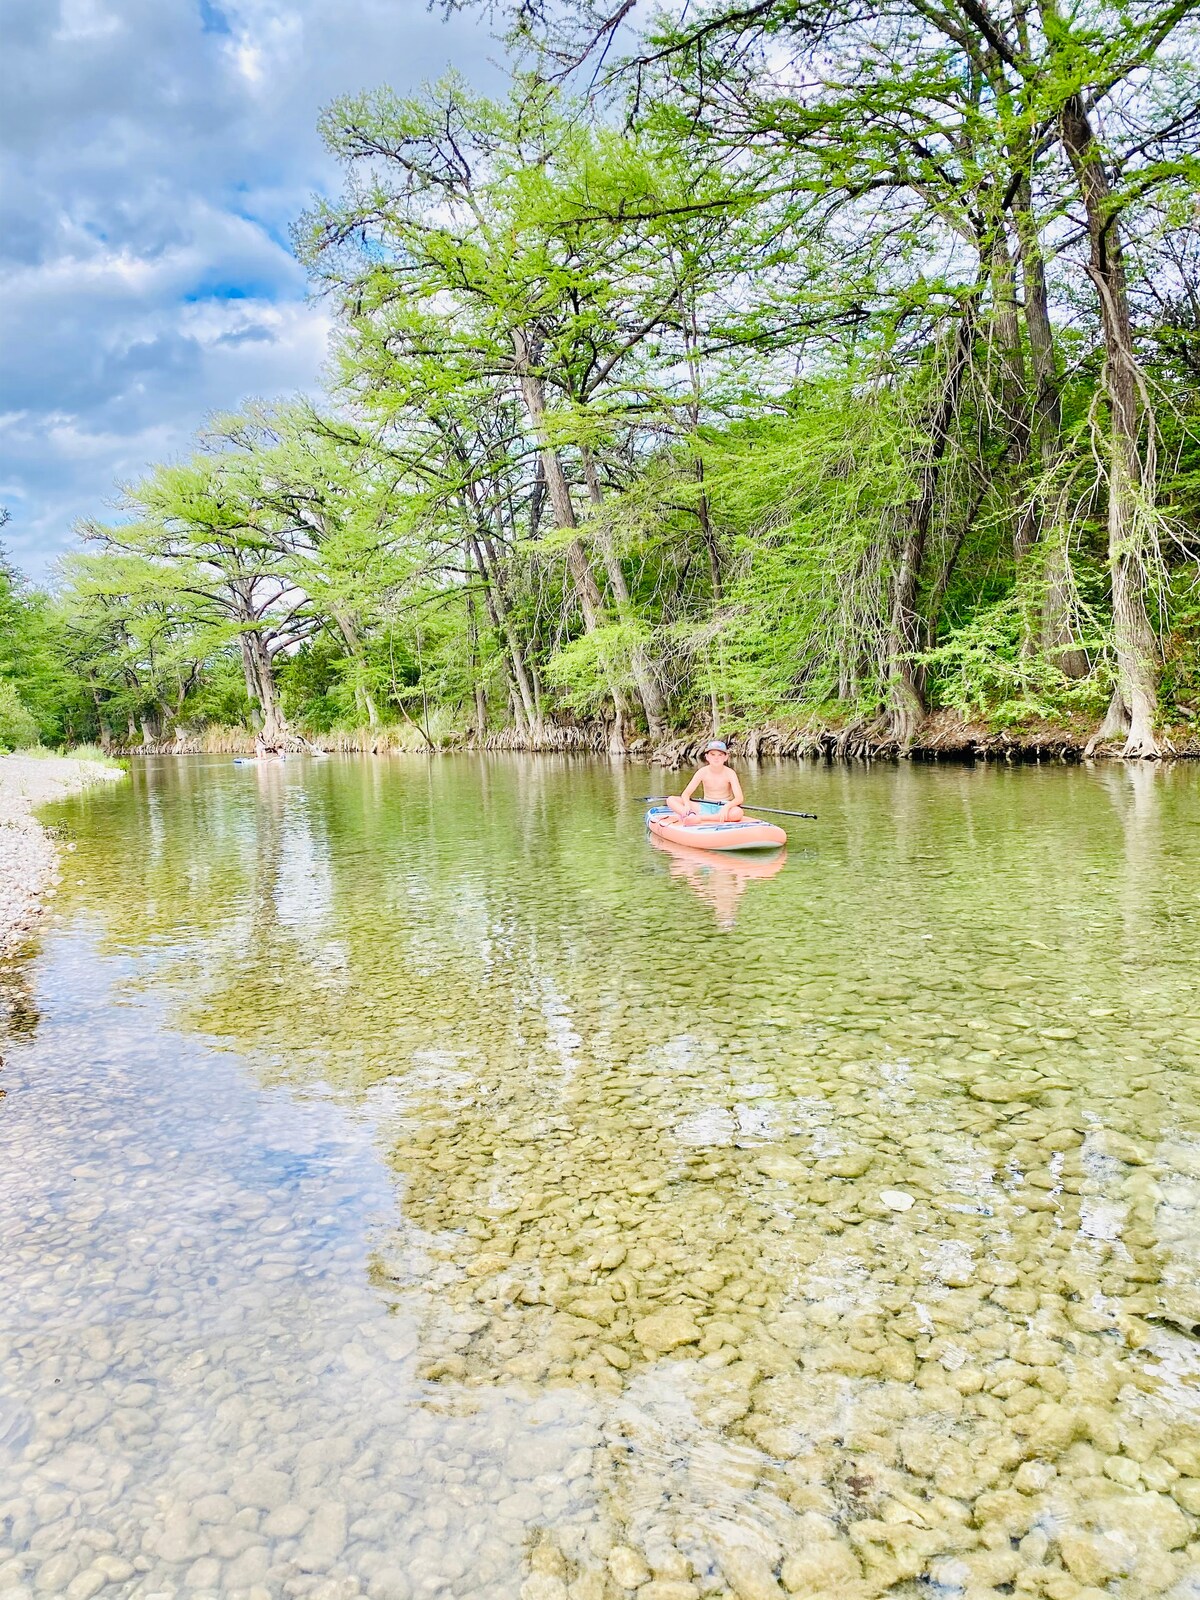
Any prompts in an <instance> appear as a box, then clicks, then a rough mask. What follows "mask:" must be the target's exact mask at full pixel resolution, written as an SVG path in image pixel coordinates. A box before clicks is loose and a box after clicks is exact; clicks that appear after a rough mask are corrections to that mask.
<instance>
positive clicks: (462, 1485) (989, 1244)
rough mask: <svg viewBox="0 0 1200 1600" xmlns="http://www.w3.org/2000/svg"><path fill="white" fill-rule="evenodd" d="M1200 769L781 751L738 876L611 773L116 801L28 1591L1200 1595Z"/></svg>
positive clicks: (73, 1013)
mask: <svg viewBox="0 0 1200 1600" xmlns="http://www.w3.org/2000/svg"><path fill="white" fill-rule="evenodd" d="M547 774H549V775H548V776H547ZM1198 777H1200V775H1197V774H1195V773H1193V772H1192V771H1190V770H1187V769H1183V768H1176V769H1174V770H1173V771H1170V772H1160V771H1156V770H1149V769H1137V770H1136V771H1134V772H1132V773H1131V772H1126V771H1125V770H1121V769H1113V768H1110V769H1108V770H1107V771H1106V772H1104V773H1103V774H1102V775H1099V776H1097V775H1093V774H1089V773H1087V772H1082V771H1079V770H1069V769H1060V770H1058V771H1054V772H1048V773H1041V774H1033V773H1029V772H1014V773H996V772H986V773H976V774H970V773H949V772H946V771H944V770H942V771H907V772H906V771H901V772H896V771H894V770H888V771H885V772H880V773H875V774H869V775H861V776H854V777H851V776H849V775H847V774H846V773H845V772H844V771H841V770H836V769H830V770H829V771H828V772H826V773H825V774H823V775H822V776H821V778H820V782H821V783H822V784H823V785H824V787H823V788H818V787H817V784H818V777H817V776H815V775H805V777H804V780H803V782H804V788H803V789H801V788H800V786H799V782H798V781H797V784H796V787H795V788H793V789H790V790H789V789H787V788H785V787H784V782H783V779H782V778H781V776H780V773H779V771H776V772H775V773H773V774H772V778H773V782H772V786H771V788H770V794H771V797H772V799H773V800H778V801H779V802H780V803H781V804H784V805H789V806H792V807H794V808H795V809H804V810H808V809H811V810H814V811H816V812H818V813H819V814H820V816H821V818H822V822H821V825H820V828H819V829H818V828H815V827H814V829H813V830H812V833H811V838H812V839H813V841H814V842H813V843H812V844H811V845H809V846H808V847H807V849H803V848H800V847H798V846H797V845H794V846H793V848H792V853H791V855H790V858H789V860H788V862H787V864H786V867H785V868H784V870H783V871H781V872H780V873H778V874H776V875H775V876H773V877H770V878H763V879H756V880H754V881H752V882H749V883H748V885H747V886H746V888H745V893H744V894H743V895H742V897H741V898H740V899H735V900H732V901H729V902H726V901H722V902H721V904H722V907H723V910H722V914H721V915H720V916H718V917H716V918H714V917H713V914H712V912H713V907H712V905H711V904H710V902H709V899H708V898H707V894H706V891H705V888H704V885H703V884H700V885H698V884H697V883H695V882H693V879H692V878H691V877H690V876H689V877H685V878H680V877H678V876H676V875H675V874H673V873H672V872H671V871H670V866H671V864H672V863H671V862H670V861H668V860H666V859H665V858H663V857H661V856H660V855H659V854H658V853H657V852H654V851H652V849H651V848H650V846H649V845H647V844H646V843H645V841H644V840H643V839H641V838H640V837H639V834H638V832H637V831H636V830H637V826H638V823H639V821H640V819H639V817H638V815H637V813H636V812H632V823H631V824H629V825H626V823H625V822H623V821H622V819H621V816H620V815H619V814H618V815H617V816H616V818H615V819H614V811H615V810H616V807H615V806H614V804H613V793H614V789H615V788H616V786H617V784H618V783H619V782H620V777H619V776H618V777H617V778H615V779H614V776H613V768H612V767H610V766H608V765H607V764H606V765H605V766H604V767H603V768H601V767H599V766H597V767H595V768H588V767H581V766H577V765H571V766H570V767H567V766H564V768H563V769H562V770H561V772H559V773H558V774H557V775H556V774H555V772H554V769H553V768H550V767H548V766H547V765H545V764H543V763H533V762H530V763H522V764H520V765H518V764H516V763H514V764H512V765H511V766H507V767H506V766H504V765H501V764H497V765H496V766H494V767H490V768H484V767H481V766H476V765H468V764H467V763H466V762H462V761H459V762H457V763H456V762H455V761H454V760H453V759H451V760H450V761H447V762H445V763H437V764H431V765H429V766H427V765H426V764H425V763H423V762H422V763H421V764H420V765H417V764H416V763H414V764H413V765H412V766H411V767H409V768H407V769H402V768H399V767H398V768H397V769H396V773H395V774H394V775H389V774H387V773H381V771H380V766H379V765H378V764H368V763H351V762H344V763H343V762H339V761H337V760H331V761H329V762H322V763H300V762H297V763H286V764H284V765H282V766H279V765H277V764H271V765H269V766H263V767H257V768H253V767H252V768H241V767H238V768H234V767H233V766H232V764H230V763H222V764H220V765H216V764H207V765H203V764H200V763H197V764H196V765H195V766H194V767H193V768H187V767H185V766H183V764H181V763H168V762H163V763H161V764H159V765H158V766H157V767H153V768H149V767H148V768H141V769H135V781H134V782H133V783H132V784H130V785H129V786H128V788H123V789H120V790H117V791H115V792H113V793H112V794H110V795H102V796H97V797H92V798H89V799H88V800H86V801H85V802H82V803H80V805H79V807H78V811H79V815H78V817H77V819H75V820H74V821H73V823H72V826H73V830H74V832H75V834H76V837H77V838H78V842H79V849H78V853H77V854H76V855H75V856H74V857H72V858H71V859H72V864H73V866H75V865H77V868H78V870H77V871H76V870H72V871H71V872H69V873H67V874H65V879H66V881H65V882H64V884H63V902H62V905H61V910H60V914H59V915H57V916H56V917H55V919H54V924H53V928H52V930H50V932H49V933H48V935H47V937H46V939H45V941H44V947H43V950H42V953H41V955H40V958H39V960H38V961H37V962H35V963H31V964H29V965H30V967H31V969H32V972H33V987H32V996H33V1002H34V1006H35V1008H36V1011H37V1016H38V1020H37V1024H36V1027H28V1028H26V1029H25V1030H24V1031H23V1033H22V1034H21V1036H20V1037H15V1038H14V1039H13V1042H12V1045H11V1048H9V1049H8V1050H7V1052H6V1053H7V1055H8V1060H7V1063H6V1067H5V1072H4V1079H3V1082H4V1087H5V1089H6V1092H7V1098H6V1099H5V1101H4V1106H3V1115H0V1171H3V1172H4V1173H5V1175H6V1181H5V1183H4V1184H2V1185H0V1237H3V1238H5V1239H6V1240H7V1241H10V1243H9V1245H8V1247H7V1249H6V1251H5V1252H4V1253H3V1259H2V1260H0V1600H55V1597H57V1596H60V1595H62V1596H65V1597H66V1600H92V1597H93V1596H97V1595H98V1596H100V1600H106V1597H107V1596H110V1595H111V1596H113V1597H118V1596H119V1597H120V1600H450V1597H451V1596H453V1597H455V1600H1001V1597H1007V1596H1009V1595H1018V1596H1022V1595H1023V1596H1030V1597H1044V1600H1153V1597H1159V1600H1200V1295H1198V1293H1197V1288H1196V1285H1197V1283H1198V1282H1200V1261H1198V1258H1197V1246H1196V1241H1197V1237H1198V1230H1197V1226H1196V1218H1197V1215H1198V1214H1200V1082H1198V1080H1197V1076H1196V1072H1195V1061H1196V1058H1197V1053H1198V1051H1200V1009H1198V1006H1197V1000H1196V993H1195V983H1194V973H1195V970H1196V965H1197V962H1198V961H1200V936H1198V935H1197V932H1196V919H1195V915H1194V906H1195V900H1196V895H1197V893H1198V892H1200V867H1197V865H1196V863H1195V852H1194V847H1193V843H1192V840H1193V834H1194V829H1195V823H1194V817H1195V815H1196V813H1197V806H1196V800H1197V794H1198V790H1197V787H1196V783H1197V778H1198ZM589 785H591V787H590V788H589ZM645 786H646V785H645V781H644V779H639V780H637V781H634V782H631V784H630V788H631V791H632V792H633V793H636V792H639V791H640V790H641V789H642V788H644V787H645ZM763 789H764V791H765V790H766V784H765V783H764V784H763ZM589 796H590V797H591V800H590V801H589ZM589 806H590V809H589ZM85 807H86V816H85V815H84V811H85ZM631 811H632V807H631ZM568 812H569V813H570V815H571V819H572V827H571V830H570V833H569V835H568V834H567V833H566V832H565V831H564V834H563V835H562V838H561V844H560V846H559V848H558V849H557V850H556V848H555V846H554V842H553V839H554V836H553V833H552V831H551V830H552V827H553V821H554V819H555V818H556V817H561V816H564V815H566V814H567V813H568ZM589 830H590V831H589ZM548 836H549V842H548ZM581 836H582V838H583V840H584V842H585V846H586V847H585V848H583V849H581V848H580V847H579V842H580V838H581ZM721 870H726V871H729V870H732V869H731V868H730V867H728V866H726V867H724V868H722V867H721V866H720V864H714V865H712V866H708V867H706V868H705V871H707V872H709V873H715V872H718V871H721ZM693 891H695V893H694V894H693ZM731 907H732V909H730V908H731ZM726 911H728V912H729V915H725V912H726ZM663 929H669V930H670V933H671V937H670V939H669V940H668V939H664V937H663V935H662V930H663ZM731 933H733V934H735V937H734V938H732V939H731V938H730V937H729V934H731Z"/></svg>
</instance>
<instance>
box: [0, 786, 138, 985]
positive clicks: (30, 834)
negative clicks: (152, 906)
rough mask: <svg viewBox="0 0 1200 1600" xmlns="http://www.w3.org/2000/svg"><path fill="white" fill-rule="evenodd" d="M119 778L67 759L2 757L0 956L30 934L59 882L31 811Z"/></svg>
mask: <svg viewBox="0 0 1200 1600" xmlns="http://www.w3.org/2000/svg"><path fill="white" fill-rule="evenodd" d="M122 776H123V774H122V772H121V770H120V768H118V767H115V766H114V767H109V766H104V765H102V764H101V763H100V762H98V761H78V760H75V759H74V758H72V757H69V756H23V755H12V756H0V958H2V957H4V956H8V955H11V954H12V952H13V951H14V950H15V949H16V948H17V946H18V945H19V944H20V943H21V941H22V940H23V939H25V938H26V937H27V936H28V934H29V932H30V931H31V929H32V928H33V927H34V925H35V924H36V922H37V920H38V917H39V916H40V915H41V910H42V903H43V900H44V899H45V896H46V893H47V890H48V889H50V888H51V887H52V885H53V884H54V883H55V882H56V881H57V879H58V871H57V864H58V851H57V848H56V846H55V844H54V841H53V839H52V838H51V836H50V834H49V833H48V832H47V830H46V829H45V828H44V827H43V826H42V825H41V823H40V822H38V821H37V819H36V818H35V817H34V816H33V812H34V810H35V809H36V808H37V807H38V806H43V805H47V804H49V802H50V801H51V800H62V799H64V798H65V797H66V796H67V795H70V794H76V793H78V791H79V790H80V789H87V788H90V787H91V786H92V785H93V784H96V783H106V782H109V781H111V780H112V779H114V778H120V777H122Z"/></svg>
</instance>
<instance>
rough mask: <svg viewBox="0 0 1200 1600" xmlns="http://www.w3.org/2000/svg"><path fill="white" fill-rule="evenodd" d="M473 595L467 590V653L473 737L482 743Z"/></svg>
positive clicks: (483, 701) (483, 714)
mask: <svg viewBox="0 0 1200 1600" xmlns="http://www.w3.org/2000/svg"><path fill="white" fill-rule="evenodd" d="M477 609H478V608H477V607H476V604H475V595H474V593H473V592H472V591H471V590H470V589H468V590H467V654H468V658H469V661H470V667H471V689H472V692H473V694H474V697H475V737H476V739H478V741H479V742H480V744H482V743H483V740H484V736H485V735H486V733H487V696H486V695H485V694H484V692H483V678H482V674H481V671H480V667H481V663H480V659H479V622H478V618H477V614H476V613H477Z"/></svg>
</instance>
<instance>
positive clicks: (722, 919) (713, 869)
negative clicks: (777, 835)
mask: <svg viewBox="0 0 1200 1600" xmlns="http://www.w3.org/2000/svg"><path fill="white" fill-rule="evenodd" d="M651 843H652V844H653V846H654V848H655V849H656V850H661V851H662V852H663V854H664V855H668V856H670V858H671V875H672V877H675V878H684V879H686V881H687V882H688V883H689V884H690V885H691V886H692V888H693V889H694V890H695V891H696V893H697V894H698V895H699V897H700V899H701V900H703V901H704V902H705V904H706V905H709V906H711V907H712V910H713V914H714V916H715V917H716V919H717V927H718V928H724V929H729V928H732V927H733V926H734V924H735V923H736V921H737V908H738V902H739V901H740V900H741V898H742V895H743V894H744V893H745V892H746V885H747V884H748V883H749V882H750V879H751V878H773V877H774V876H775V874H776V873H777V872H779V871H780V870H781V868H782V867H783V864H784V862H785V861H786V860H787V850H786V848H785V849H781V850H779V851H776V852H775V853H773V854H772V855H769V856H757V855H754V856H752V855H735V854H733V853H732V852H730V853H729V854H722V853H721V852H720V851H716V850H698V849H694V848H693V847H692V846H690V845H686V844H676V843H675V842H674V841H673V840H670V839H659V838H652V839H651Z"/></svg>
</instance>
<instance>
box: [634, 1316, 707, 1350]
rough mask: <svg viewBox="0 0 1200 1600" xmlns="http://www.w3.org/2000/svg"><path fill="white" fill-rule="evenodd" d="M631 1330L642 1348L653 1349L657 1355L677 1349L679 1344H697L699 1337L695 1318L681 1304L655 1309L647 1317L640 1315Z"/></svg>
mask: <svg viewBox="0 0 1200 1600" xmlns="http://www.w3.org/2000/svg"><path fill="white" fill-rule="evenodd" d="M633 1331H634V1335H635V1337H636V1338H637V1342H638V1343H639V1344H640V1345H641V1346H642V1348H643V1349H645V1350H651V1351H654V1352H655V1353H656V1354H658V1355H665V1354H666V1353H667V1352H668V1351H670V1350H678V1349H679V1348H680V1346H681V1345H685V1344H697V1343H698V1342H699V1339H700V1329H699V1328H698V1327H697V1326H696V1321H695V1318H694V1317H693V1316H692V1314H691V1312H690V1311H685V1310H684V1309H683V1307H682V1306H668V1307H667V1308H666V1309H665V1310H663V1311H655V1312H652V1313H651V1315H650V1316H648V1317H642V1318H641V1320H640V1321H639V1322H635V1323H634V1326H633Z"/></svg>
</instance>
